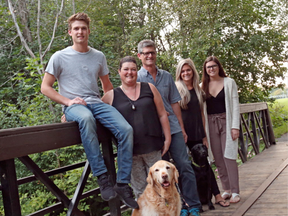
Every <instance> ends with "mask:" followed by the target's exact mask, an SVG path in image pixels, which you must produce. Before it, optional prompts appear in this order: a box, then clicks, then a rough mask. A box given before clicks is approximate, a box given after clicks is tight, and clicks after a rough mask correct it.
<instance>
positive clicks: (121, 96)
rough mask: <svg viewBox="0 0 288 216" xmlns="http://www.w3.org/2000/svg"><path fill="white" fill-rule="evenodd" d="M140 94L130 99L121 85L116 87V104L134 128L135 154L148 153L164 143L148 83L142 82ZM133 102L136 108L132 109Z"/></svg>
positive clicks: (114, 102) (114, 103)
mask: <svg viewBox="0 0 288 216" xmlns="http://www.w3.org/2000/svg"><path fill="white" fill-rule="evenodd" d="M140 84H141V88H140V95H139V98H138V99H137V100H136V101H133V100H130V99H129V98H128V97H127V96H126V94H125V93H124V92H123V91H122V89H121V88H120V87H118V88H115V89H114V99H113V103H112V106H114V107H115V108H116V109H117V110H118V111H119V112H120V113H121V114H122V115H123V117H124V118H125V119H126V120H127V122H128V123H129V124H130V125H131V126H132V128H133V132H134V133H133V134H134V136H133V137H134V147H133V154H134V155H136V154H147V153H150V152H152V151H157V150H160V149H161V148H162V147H163V145H164V141H163V136H162V127H161V124H160V120H159V116H158V113H157V110H156V106H155V103H154V95H153V92H152V91H151V89H150V86H149V84H148V83H140ZM132 104H133V105H134V106H135V109H134V110H133V109H132Z"/></svg>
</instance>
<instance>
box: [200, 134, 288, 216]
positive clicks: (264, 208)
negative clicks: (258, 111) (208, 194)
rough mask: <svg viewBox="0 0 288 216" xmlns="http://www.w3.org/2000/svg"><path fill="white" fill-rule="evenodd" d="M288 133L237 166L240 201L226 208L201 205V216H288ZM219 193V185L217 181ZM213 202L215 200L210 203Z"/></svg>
mask: <svg viewBox="0 0 288 216" xmlns="http://www.w3.org/2000/svg"><path fill="white" fill-rule="evenodd" d="M287 163H288V134H286V135H285V136H283V137H282V138H281V139H279V140H278V142H277V144H276V145H272V146H271V147H270V148H269V149H265V150H264V151H263V152H262V153H261V154H259V155H257V156H255V157H254V158H252V159H250V160H249V161H248V162H246V163H244V164H242V165H241V166H240V167H239V177H240V195H241V201H240V202H239V203H237V204H231V205H230V206H229V207H227V208H223V207H221V206H219V205H214V206H215V210H209V209H208V207H207V205H204V206H203V209H204V212H203V213H201V215H202V216H210V215H213V216H216V215H219V216H220V215H221V216H222V215H227V216H228V215H229V216H230V215H233V216H238V215H239V216H240V215H246V216H251V215H273V216H277V215H279V216H287V215H288V167H287ZM218 185H219V187H220V191H221V192H222V191H223V190H222V188H221V183H220V182H218ZM213 203H214V200H213Z"/></svg>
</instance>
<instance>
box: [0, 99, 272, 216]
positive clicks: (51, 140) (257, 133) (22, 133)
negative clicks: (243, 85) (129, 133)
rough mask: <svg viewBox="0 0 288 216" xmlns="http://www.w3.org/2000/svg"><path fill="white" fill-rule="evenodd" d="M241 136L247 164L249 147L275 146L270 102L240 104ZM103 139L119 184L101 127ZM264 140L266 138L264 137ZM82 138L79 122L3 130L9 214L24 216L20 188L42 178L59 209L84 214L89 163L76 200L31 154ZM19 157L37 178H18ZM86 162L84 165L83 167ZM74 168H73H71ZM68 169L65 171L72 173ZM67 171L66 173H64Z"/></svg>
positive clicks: (1, 167)
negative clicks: (57, 185) (80, 207)
mask: <svg viewBox="0 0 288 216" xmlns="http://www.w3.org/2000/svg"><path fill="white" fill-rule="evenodd" d="M240 118H241V123H240V137H239V151H238V152H239V156H240V158H241V160H242V162H245V161H247V152H248V147H249V146H252V147H253V150H254V152H255V153H256V154H258V153H259V152H260V149H259V148H260V141H263V142H264V143H265V147H266V148H268V147H269V146H270V145H272V144H275V138H274V133H273V129H272V123H271V118H270V115H269V110H268V105H267V103H251V104H241V105H240ZM97 133H98V136H99V140H100V142H101V143H102V150H103V157H104V160H105V163H106V165H107V166H108V170H109V172H110V175H111V176H112V179H113V181H114V183H115V179H116V174H115V173H116V171H115V164H114V157H115V155H114V154H113V148H112V141H111V137H112V135H111V133H110V132H109V131H107V129H105V128H103V127H102V126H101V125H98V126H97ZM261 137H262V138H261ZM80 143H81V138H80V134H79V129H78V125H77V123H75V122H69V123H56V124H49V125H40V126H31V127H22V128H12V129H3V130H0V178H1V185H0V189H1V190H2V196H3V202H4V210H5V215H7V216H10V215H13V216H14V215H21V207H20V203H19V195H18V185H19V184H22V183H26V182H29V181H33V180H35V179H36V178H38V179H40V180H41V181H42V182H44V184H45V185H46V186H47V187H48V188H49V190H51V191H52V193H54V195H55V196H56V197H57V198H58V200H59V203H58V207H57V208H58V209H59V208H64V207H66V208H67V209H68V213H67V215H73V214H76V215H83V213H81V212H80V211H79V210H78V209H77V205H78V202H79V200H80V199H81V198H83V197H84V195H83V194H82V192H83V188H84V186H85V183H86V181H87V178H88V175H89V173H90V167H89V164H87V163H86V164H85V168H84V171H83V175H82V177H81V179H80V180H79V184H78V187H77V189H76V191H75V194H74V197H73V198H72V199H68V198H67V197H66V196H65V195H64V194H63V193H62V192H61V191H60V189H59V188H55V185H54V184H53V182H50V181H49V178H48V179H47V176H48V175H52V174H55V173H57V172H61V171H63V169H59V170H58V171H56V170H54V171H50V173H49V172H46V174H45V173H44V172H43V171H41V170H39V169H40V168H39V167H38V166H37V165H36V164H35V163H34V162H33V161H32V160H31V159H30V158H29V156H28V155H30V154H34V153H39V152H44V151H48V150H52V149H58V148H63V147H67V146H71V145H75V144H80ZM15 158H19V159H20V160H21V162H22V163H24V164H25V165H26V166H27V167H28V168H29V169H30V170H31V171H32V172H33V173H34V176H31V177H29V178H28V177H27V178H28V179H24V180H23V179H18V180H17V178H16V172H15V164H14V159H15ZM83 164H84V163H82V165H83ZM71 166H72V168H75V166H74V167H73V165H71ZM70 168H71V167H70V166H68V167H66V168H65V169H66V170H68V169H70ZM63 172H64V171H63ZM21 182H22V183H21ZM91 193H99V189H95V190H94V191H92V192H91ZM109 207H110V214H111V215H121V212H120V202H119V200H118V198H116V199H114V200H112V201H110V202H109ZM55 208H56V207H54V206H52V207H51V208H50V209H49V208H46V209H45V210H42V211H39V212H37V213H33V214H31V215H44V212H49V211H50V212H51V211H52V210H53V209H55ZM47 209H48V210H49V211H48V210H47Z"/></svg>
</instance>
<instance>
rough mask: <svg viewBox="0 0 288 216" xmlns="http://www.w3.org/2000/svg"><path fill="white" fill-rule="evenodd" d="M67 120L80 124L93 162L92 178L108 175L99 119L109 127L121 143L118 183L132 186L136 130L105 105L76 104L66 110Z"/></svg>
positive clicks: (91, 163) (86, 149)
mask: <svg viewBox="0 0 288 216" xmlns="http://www.w3.org/2000/svg"><path fill="white" fill-rule="evenodd" d="M64 113H65V117H66V120H67V121H76V122H77V123H78V124H79V130H80V134H81V140H82V144H83V146H84V150H85V152H86V155H87V159H88V161H89V163H90V166H91V170H92V172H93V176H99V175H101V174H103V173H105V172H107V168H106V166H105V164H104V160H103V157H102V154H101V151H100V146H99V142H98V137H97V134H96V120H95V119H97V120H98V121H99V122H100V123H101V124H102V125H103V126H104V127H106V128H108V129H109V130H110V131H111V132H112V133H113V135H114V136H115V137H116V139H117V140H118V153H117V162H118V173H117V182H118V183H130V178H131V177H130V176H131V168H132V157H133V129H132V127H131V126H130V125H129V124H128V123H127V121H126V120H125V119H124V117H123V116H122V115H121V114H120V113H119V112H118V111H117V110H116V109H115V108H114V107H112V106H110V105H108V104H105V103H95V104H87V106H84V105H80V104H73V105H71V106H69V107H65V109H64Z"/></svg>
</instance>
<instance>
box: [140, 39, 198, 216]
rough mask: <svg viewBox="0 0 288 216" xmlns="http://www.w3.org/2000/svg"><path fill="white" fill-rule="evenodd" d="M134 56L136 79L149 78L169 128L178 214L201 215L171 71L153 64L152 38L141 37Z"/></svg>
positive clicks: (154, 54)
mask: <svg viewBox="0 0 288 216" xmlns="http://www.w3.org/2000/svg"><path fill="white" fill-rule="evenodd" d="M137 56H138V58H139V59H140V60H141V62H142V67H141V69H140V70H139V71H138V79H137V81H139V82H149V83H152V84H153V85H155V86H156V88H157V89H158V91H159V92H160V94H161V96H162V99H163V102H164V106H165V109H166V111H167V114H168V118H169V123H170V128H171V145H170V148H169V151H168V152H169V153H170V155H171V157H172V159H173V161H174V162H175V165H176V167H177V169H178V171H179V174H180V182H181V191H182V195H183V198H184V200H185V203H184V204H183V208H182V210H181V216H185V215H190V216H192V215H196V216H197V215H200V214H199V209H201V203H200V201H199V197H198V192H197V183H196V178H195V174H194V171H193V169H192V167H191V161H190V160H189V157H188V153H187V150H186V145H185V142H186V141H187V134H186V132H185V130H184V125H183V122H182V117H181V109H180V106H179V104H178V101H180V100H181V96H180V94H179V92H178V90H177V88H176V85H175V83H174V80H173V78H172V76H171V74H170V73H169V72H167V71H164V70H161V69H159V68H158V67H157V66H156V57H157V53H156V46H155V43H154V42H153V41H152V40H143V41H141V42H140V43H139V44H138V54H137ZM164 159H166V160H169V155H168V154H166V155H165V156H164Z"/></svg>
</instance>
